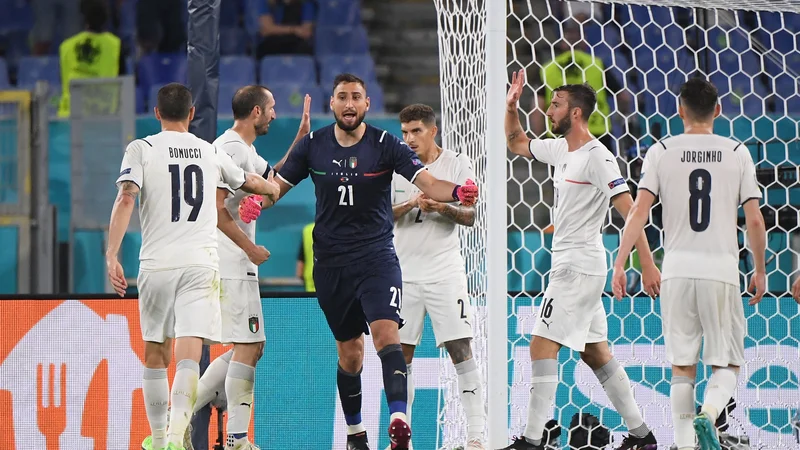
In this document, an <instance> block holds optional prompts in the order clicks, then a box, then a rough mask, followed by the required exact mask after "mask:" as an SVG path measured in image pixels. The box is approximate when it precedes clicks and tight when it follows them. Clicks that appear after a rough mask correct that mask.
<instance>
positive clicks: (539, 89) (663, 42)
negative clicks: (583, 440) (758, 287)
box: [434, 0, 800, 449]
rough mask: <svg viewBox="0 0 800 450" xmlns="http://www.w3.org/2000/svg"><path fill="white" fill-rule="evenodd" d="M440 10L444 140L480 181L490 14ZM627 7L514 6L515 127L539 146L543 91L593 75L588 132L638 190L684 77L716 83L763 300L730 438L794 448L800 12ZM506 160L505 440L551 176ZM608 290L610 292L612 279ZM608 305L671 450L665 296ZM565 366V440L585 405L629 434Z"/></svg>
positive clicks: (478, 236)
mask: <svg viewBox="0 0 800 450" xmlns="http://www.w3.org/2000/svg"><path fill="white" fill-rule="evenodd" d="M434 2H435V3H436V6H437V11H438V15H439V43H440V67H441V92H442V105H443V106H442V108H443V111H442V122H443V127H442V128H443V133H444V137H443V141H444V145H445V146H446V147H447V148H451V149H453V150H456V151H462V152H466V153H467V154H468V155H469V156H470V157H471V158H472V159H473V161H474V162H475V168H476V173H477V176H478V183H479V184H480V182H481V181H483V180H484V179H485V158H486V155H487V153H492V152H496V151H498V149H491V148H484V147H483V143H482V141H483V137H484V136H485V133H486V130H487V128H486V127H487V124H486V122H485V120H484V117H485V109H483V108H485V101H484V96H485V95H484V94H485V93H484V91H483V83H484V82H485V77H486V71H487V70H491V68H487V67H486V66H485V62H484V61H485V56H486V55H485V49H484V40H485V18H486V13H485V10H484V7H485V5H484V4H483V3H482V2H479V1H468V0H462V1H458V0H434ZM636 3H637V5H632V4H628V3H627V2H613V3H612V2H603V3H588V2H563V1H546V0H508V8H509V14H508V21H507V27H508V35H507V41H508V51H509V52H508V66H507V68H506V69H507V70H508V71H509V72H510V71H512V70H518V69H525V70H526V72H527V80H528V84H527V88H526V91H525V93H524V95H523V98H522V99H521V100H520V113H521V117H522V120H523V127H524V128H526V131H527V132H528V135H529V136H539V137H548V136H549V134H548V125H547V124H546V121H545V120H544V115H543V112H544V110H545V109H546V108H547V104H548V96H549V92H548V89H547V88H548V86H549V87H550V88H552V87H555V86H557V85H560V84H564V83H571V82H583V81H587V82H589V83H590V84H592V85H593V86H594V87H595V89H596V90H598V92H599V94H600V95H599V97H600V102H599V104H598V111H597V112H596V117H595V118H594V119H593V121H592V132H593V133H594V134H595V135H596V136H597V137H598V138H600V139H601V141H602V142H603V143H605V144H606V145H607V146H608V147H609V149H610V150H611V151H612V152H613V153H615V154H616V155H617V157H618V162H619V164H620V167H621V169H622V171H623V174H624V176H625V177H626V178H627V180H628V184H629V186H630V187H631V191H632V192H634V193H635V192H636V186H637V182H638V177H639V172H640V169H641V163H642V158H643V156H644V155H645V154H646V152H647V149H648V148H649V147H650V146H651V145H653V144H654V143H656V142H657V141H658V140H659V139H661V138H664V137H666V136H670V135H675V134H679V133H681V132H682V131H683V125H682V122H681V120H680V118H679V117H678V115H677V96H676V93H677V88H678V87H679V86H680V84H681V83H683V82H684V81H685V80H686V79H687V77H690V76H704V77H707V78H709V79H710V80H711V81H712V82H714V84H715V85H716V86H717V88H718V89H719V92H720V101H721V104H722V111H723V116H722V117H720V118H719V119H718V120H717V123H716V126H715V132H716V133H717V134H720V135H722V136H727V137H731V138H733V139H736V140H739V141H741V142H743V143H744V144H745V146H746V147H747V148H748V150H749V151H750V152H751V154H752V156H753V159H754V161H755V162H756V167H757V169H758V180H759V183H760V184H761V186H762V188H763V192H764V200H763V201H762V205H763V206H762V211H763V213H764V216H765V220H766V224H767V229H768V250H767V260H768V265H767V271H768V289H769V291H770V292H771V296H770V297H768V298H767V299H765V300H764V301H763V302H762V303H761V304H760V305H759V306H758V307H747V306H746V307H745V311H746V315H747V321H748V322H747V327H748V333H747V337H746V348H747V350H746V359H747V360H748V363H747V365H746V366H745V367H744V368H743V370H742V373H741V376H740V382H739V387H738V390H737V392H736V394H735V398H736V400H737V404H738V408H737V409H736V411H735V412H734V413H733V415H732V417H733V419H732V420H731V423H732V426H731V427H730V428H729V429H728V430H727V432H728V433H730V434H731V435H732V436H734V438H735V437H736V436H743V435H746V436H748V438H749V442H750V443H751V445H752V447H753V448H764V449H772V448H774V449H778V448H794V447H795V446H796V445H797V441H796V440H795V437H794V436H793V435H792V434H793V432H794V430H793V425H792V417H793V416H794V415H795V414H796V413H797V409H798V406H800V398H798V396H797V392H798V391H797V389H798V388H800V381H798V380H800V366H798V360H800V351H799V350H798V349H799V348H800V341H799V340H798V339H800V338H799V336H800V333H799V332H798V330H800V314H798V308H797V305H796V304H795V303H794V302H792V301H791V300H789V299H788V298H787V297H788V290H789V287H790V284H791V281H792V280H793V279H792V274H793V273H794V272H796V268H797V260H798V249H800V239H799V238H798V231H800V229H798V217H799V216H800V214H798V210H799V208H800V187H798V183H797V178H798V168H797V166H798V164H800V142H799V141H798V118H800V94H798V92H800V91H799V90H798V79H800V77H798V73H800V15H798V14H794V13H790V12H795V13H797V12H800V4H798V3H797V2H794V1H789V0H786V1H766V0H762V1H758V0H755V1H726V2H722V1H702V0H700V1H698V0H694V1H691V2H689V1H678V0H676V1H647V0H641V1H637V2H636ZM700 7H709V8H711V7H713V8H725V9H700ZM577 54H584V55H588V59H587V58H581V57H578V56H576V55H577ZM565 55H566V56H565ZM587 60H588V61H589V63H588V64H586V63H585V61H587ZM552 64H555V66H554V65H552ZM597 73H600V74H601V76H599V77H598V76H596V74H597ZM507 167H508V173H507V175H508V180H507V181H508V185H507V193H508V213H509V214H508V245H509V248H508V250H509V251H508V290H509V293H510V296H509V302H510V305H509V316H508V346H509V355H510V359H509V374H510V379H511V386H510V397H509V400H510V404H509V410H510V424H509V428H510V429H509V434H510V435H511V434H517V435H519V434H521V432H522V430H523V428H524V425H525V421H526V419H527V411H526V410H527V403H528V393H529V386H530V385H529V381H530V358H529V356H528V352H529V347H528V346H529V342H530V332H531V330H532V327H533V323H534V317H535V312H536V308H537V306H538V301H539V299H540V295H539V293H540V292H541V291H542V290H543V289H544V287H545V286H546V283H547V279H548V271H549V268H550V248H551V243H552V232H553V229H552V223H551V215H550V212H551V211H550V209H551V207H552V204H553V188H552V184H551V182H550V181H549V176H550V173H549V169H548V167H546V166H544V165H542V164H540V163H536V162H533V161H531V160H529V159H524V158H521V157H515V156H512V155H510V154H508V166H507ZM480 208H481V205H480V204H479V212H478V218H479V219H478V223H477V224H476V226H475V228H473V229H467V230H463V231H462V233H464V234H463V236H462V237H463V239H464V249H465V250H464V251H465V254H466V255H467V257H468V259H469V262H468V269H469V271H470V288H471V291H472V292H473V295H474V297H473V302H474V303H476V304H477V305H478V308H477V310H478V311H477V314H476V318H477V322H478V323H476V324H475V327H476V330H477V333H478V334H477V337H476V344H477V358H478V361H479V363H482V361H484V360H485V351H484V350H483V348H482V347H481V345H482V343H484V344H485V338H484V336H485V331H486V328H485V319H486V317H485V315H483V313H482V307H483V306H485V304H486V298H485V286H486V283H485V278H484V277H485V275H482V274H485V270H484V266H483V255H485V249H484V248H483V244H482V243H483V242H485V240H483V239H484V237H485V235H484V234H483V233H485V229H486V228H485V217H483V216H482V215H481V209H480ZM739 224H740V232H739V240H740V245H741V246H742V249H743V250H742V252H741V260H740V270H741V274H742V286H741V287H742V290H743V291H744V284H743V283H744V280H745V276H746V274H748V273H749V272H751V271H752V259H751V258H750V256H749V254H748V252H747V251H746V244H745V239H744V229H743V225H744V220H743V216H742V215H741V214H740V222H739ZM622 226H623V221H622V218H621V217H619V216H618V215H617V214H616V213H614V212H610V213H609V216H608V220H607V224H606V226H605V228H604V230H603V240H604V242H605V245H606V249H607V254H608V258H609V264H610V263H611V261H612V257H613V255H614V253H615V252H616V249H617V247H618V244H619V237H620V230H621V229H622ZM659 227H660V211H659V208H658V207H656V208H655V209H654V210H653V213H652V215H651V223H650V225H649V226H648V229H647V233H648V238H649V241H650V243H651V247H652V249H653V252H654V255H655V257H656V261H657V262H658V263H659V264H660V261H661V258H662V257H663V251H662V248H661V244H662V235H661V232H660V228H659ZM628 270H629V277H628V278H629V281H630V286H629V289H628V291H629V292H640V283H639V263H638V260H637V259H636V258H635V256H634V257H633V258H632V259H631V261H630V262H629V267H628ZM606 290H607V291H610V284H607V286H606ZM493 300H494V301H497V300H498V299H493ZM604 304H605V307H606V311H607V313H608V324H609V341H610V342H611V344H612V349H613V351H614V353H615V355H616V357H617V359H618V360H620V362H621V363H622V364H623V365H625V366H626V368H627V371H628V374H629V376H630V378H631V380H632V381H633V383H634V391H635V395H636V398H637V401H638V402H639V404H640V405H641V407H642V410H643V413H644V416H645V420H646V421H647V423H648V424H649V425H650V426H651V427H652V428H653V429H654V432H655V434H656V436H657V437H658V440H659V442H660V443H661V444H666V445H667V446H668V445H669V443H671V442H672V420H671V416H670V409H669V400H668V398H667V396H668V395H669V379H670V376H671V370H670V369H669V366H668V363H667V362H666V360H665V351H664V341H663V335H662V330H661V318H660V306H659V302H658V301H655V302H654V301H650V300H643V299H638V300H634V301H633V302H630V301H624V302H618V303H613V302H611V301H610V300H609V299H608V298H605V299H604ZM561 362H562V365H561V380H562V382H561V384H560V386H559V388H558V392H557V397H556V408H555V411H554V413H553V414H554V417H555V418H556V419H558V421H559V423H560V424H561V426H562V427H564V431H566V428H567V427H568V426H569V423H570V420H571V419H572V416H573V415H574V414H575V413H576V412H588V413H591V414H594V415H595V416H597V417H599V418H600V421H601V423H603V425H604V426H606V427H607V428H609V429H610V430H611V431H612V434H613V435H614V438H615V439H616V441H617V442H619V437H620V434H621V433H623V432H624V431H626V430H625V428H624V425H623V423H622V420H621V418H620V417H619V415H618V414H616V413H615V412H614V411H613V409H612V408H610V402H609V401H608V399H607V397H606V396H605V393H604V392H603V390H602V388H601V387H600V385H599V384H598V382H597V380H596V378H595V377H594V375H593V374H592V372H591V370H590V369H588V368H587V367H586V366H585V365H584V364H579V358H578V355H577V354H574V353H573V354H570V353H568V352H567V351H566V350H565V351H562V352H561ZM441 367H442V383H443V387H444V388H445V390H444V391H443V392H444V394H443V399H442V402H440V407H441V413H440V418H439V420H440V427H441V430H442V432H443V439H442V445H440V446H439V448H453V447H455V446H458V445H463V442H464V437H465V435H466V431H465V428H466V422H465V420H464V418H463V416H462V413H461V408H460V405H459V402H458V395H457V390H456V389H455V375H454V374H453V373H452V368H451V365H450V363H449V362H448V361H447V360H446V359H444V358H443V361H442V365H441ZM481 367H483V366H481ZM483 369H484V375H485V373H486V371H485V369H486V368H485V367H483ZM707 372H708V371H706V372H705V373H704V369H703V368H702V367H701V368H700V370H699V372H698V373H699V375H698V385H697V387H698V388H697V398H698V400H701V399H702V397H703V392H704V389H705V381H704V380H706V379H707V376H708V373H707ZM566 435H567V433H566V432H564V433H563V434H562V436H566ZM734 438H731V439H734ZM564 443H566V442H562V444H564Z"/></svg>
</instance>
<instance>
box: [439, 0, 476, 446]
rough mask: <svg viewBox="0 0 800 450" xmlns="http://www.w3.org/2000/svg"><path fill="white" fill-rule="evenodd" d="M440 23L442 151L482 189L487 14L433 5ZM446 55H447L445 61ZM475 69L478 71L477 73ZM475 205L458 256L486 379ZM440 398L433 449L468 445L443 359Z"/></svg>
mask: <svg viewBox="0 0 800 450" xmlns="http://www.w3.org/2000/svg"><path fill="white" fill-rule="evenodd" d="M434 3H435V5H436V9H437V14H438V19H439V20H438V21H439V46H440V49H441V50H440V55H442V56H443V57H441V58H440V60H439V68H440V71H441V81H442V83H441V91H442V98H443V99H456V98H457V99H458V101H446V102H443V103H442V114H441V118H442V146H443V147H444V148H447V149H451V150H453V151H457V152H462V153H466V154H467V155H468V156H469V157H470V159H471V160H472V163H473V168H474V170H475V175H476V177H477V180H475V182H476V183H477V184H478V185H479V186H481V185H483V184H484V183H485V182H486V154H485V152H484V151H483V149H484V139H485V136H486V132H485V131H486V114H485V110H486V96H485V94H484V86H485V84H486V71H485V70H481V69H482V68H483V65H482V62H483V61H484V56H485V35H486V33H485V24H486V12H485V10H484V2H482V1H479V0H434ZM445 55H446V56H445ZM476 69H477V70H476ZM485 206H486V205H485V203H483V202H479V203H478V204H477V206H476V209H477V214H476V219H475V225H474V226H473V227H459V230H460V231H459V232H460V234H461V242H462V243H463V245H462V249H463V251H462V254H463V255H464V259H465V262H466V265H467V279H468V286H469V292H470V300H471V302H472V305H473V311H474V322H475V323H474V324H473V329H474V332H475V339H474V340H473V355H474V357H475V359H476V361H477V362H478V366H479V368H480V370H481V373H482V374H483V379H484V380H485V379H486V364H485V361H486V341H487V339H486V270H485V259H486V248H485V242H486V230H487V227H486V213H485V211H486V207H485ZM439 372H440V377H439V379H440V380H441V385H440V391H439V392H440V398H439V417H438V421H439V430H440V436H439V438H440V442H439V443H438V444H437V448H448V449H451V448H456V447H459V446H463V445H464V444H465V442H466V418H465V417H464V413H463V409H462V408H461V406H460V400H459V390H458V383H457V377H456V374H455V370H454V369H453V364H452V363H451V362H450V359H449V358H448V357H446V355H444V354H443V355H442V358H441V359H440V364H439Z"/></svg>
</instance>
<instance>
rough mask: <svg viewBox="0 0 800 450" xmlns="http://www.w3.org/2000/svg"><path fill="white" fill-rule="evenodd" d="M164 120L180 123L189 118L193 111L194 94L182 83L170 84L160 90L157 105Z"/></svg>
mask: <svg viewBox="0 0 800 450" xmlns="http://www.w3.org/2000/svg"><path fill="white" fill-rule="evenodd" d="M156 108H158V112H159V114H161V119H162V120H167V121H170V122H180V121H182V120H186V119H187V118H188V117H189V110H191V109H192V93H191V91H189V88H187V87H186V86H184V85H182V84H180V83H170V84H168V85H166V86H164V87H162V88H161V89H159V90H158V101H157V103H156Z"/></svg>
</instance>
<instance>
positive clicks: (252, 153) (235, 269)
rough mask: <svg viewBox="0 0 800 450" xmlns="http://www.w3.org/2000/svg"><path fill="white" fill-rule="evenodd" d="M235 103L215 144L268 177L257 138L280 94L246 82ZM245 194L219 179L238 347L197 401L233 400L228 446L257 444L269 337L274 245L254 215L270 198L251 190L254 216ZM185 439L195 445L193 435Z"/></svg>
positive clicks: (224, 283) (228, 295)
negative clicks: (264, 305) (266, 294)
mask: <svg viewBox="0 0 800 450" xmlns="http://www.w3.org/2000/svg"><path fill="white" fill-rule="evenodd" d="M304 106H305V110H306V111H305V114H304V120H302V122H301V126H300V131H299V132H298V136H297V139H296V140H295V143H296V142H297V140H299V139H300V138H301V137H302V136H304V135H306V134H308V131H309V128H310V123H309V120H308V108H309V107H310V98H308V97H307V98H306V101H305V105H304ZM231 108H232V110H233V119H234V122H233V127H232V128H230V129H228V130H227V131H225V132H224V133H223V134H222V135H220V137H218V138H217V139H216V140H215V141H214V146H216V147H217V149H219V151H222V152H225V153H226V154H228V155H229V156H230V157H231V159H232V160H233V162H234V164H236V165H237V166H238V167H240V168H242V169H244V170H245V171H246V172H254V173H263V174H264V175H263V176H264V177H268V176H269V173H270V172H272V171H273V167H272V166H270V165H269V163H267V161H265V160H264V159H263V158H262V157H261V156H259V155H258V153H257V152H256V149H255V147H254V146H253V142H255V140H256V138H257V137H258V136H263V135H265V134H267V132H268V131H269V125H270V123H271V122H272V121H273V120H274V119H275V117H276V116H275V109H274V108H275V98H274V97H273V95H272V93H271V92H270V91H269V90H268V89H267V88H266V87H264V86H245V87H243V88H241V89H239V90H238V91H236V93H235V94H234V96H233V99H232V101H231ZM278 167H279V166H278ZM246 195H247V193H246V192H243V191H241V190H240V191H233V190H232V189H231V187H230V186H229V185H228V184H226V183H224V182H221V183H220V184H219V185H218V189H217V197H216V199H217V212H218V224H217V227H218V232H217V236H218V238H219V257H220V279H221V286H220V292H221V299H220V306H221V320H222V342H223V343H232V344H233V349H232V350H230V351H228V352H226V353H224V354H223V355H220V357H218V358H216V359H215V360H214V361H213V362H211V364H210V365H209V366H208V368H207V369H206V371H205V372H204V373H203V376H202V377H201V378H200V381H199V383H198V387H197V402H196V403H195V405H194V412H195V413H196V412H197V411H199V410H200V409H201V408H203V407H204V406H205V405H207V404H208V403H209V402H211V401H212V400H214V397H215V396H216V395H218V394H219V393H221V392H224V394H225V398H226V399H227V400H228V421H227V426H226V430H227V434H228V436H227V439H226V447H227V448H228V449H229V450H249V449H252V448H256V447H255V446H253V444H252V443H250V442H249V441H248V438H247V431H248V428H249V425H250V416H251V412H252V405H253V382H254V380H255V365H256V363H257V362H258V360H259V358H260V357H261V354H262V353H263V351H264V342H265V340H266V337H265V335H264V318H263V313H262V310H261V295H260V292H259V286H258V265H260V264H261V263H263V262H264V261H266V260H267V259H268V258H269V251H268V250H267V249H266V248H264V247H263V246H260V245H256V243H255V235H256V229H255V225H256V224H255V222H253V221H252V219H254V218H255V217H258V214H260V212H261V205H260V204H259V203H268V202H269V200H268V199H262V198H261V197H257V196H252V197H251V199H252V205H253V206H255V207H256V208H257V212H253V211H250V212H251V213H252V214H254V216H248V217H247V218H245V217H240V213H239V207H240V203H242V200H243V199H244V198H245V197H246ZM244 207H247V204H245V205H244V206H243V208H244ZM234 217H235V219H234ZM184 445H185V446H186V447H187V448H192V447H189V446H190V445H191V442H190V440H189V438H188V436H187V439H186V440H185V441H184Z"/></svg>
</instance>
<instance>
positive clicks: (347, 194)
mask: <svg viewBox="0 0 800 450" xmlns="http://www.w3.org/2000/svg"><path fill="white" fill-rule="evenodd" d="M339 206H353V185H352V184H348V185H344V184H342V185H339Z"/></svg>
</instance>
